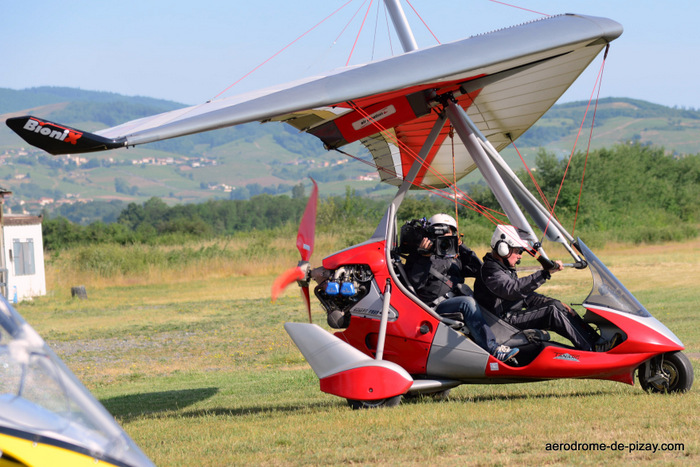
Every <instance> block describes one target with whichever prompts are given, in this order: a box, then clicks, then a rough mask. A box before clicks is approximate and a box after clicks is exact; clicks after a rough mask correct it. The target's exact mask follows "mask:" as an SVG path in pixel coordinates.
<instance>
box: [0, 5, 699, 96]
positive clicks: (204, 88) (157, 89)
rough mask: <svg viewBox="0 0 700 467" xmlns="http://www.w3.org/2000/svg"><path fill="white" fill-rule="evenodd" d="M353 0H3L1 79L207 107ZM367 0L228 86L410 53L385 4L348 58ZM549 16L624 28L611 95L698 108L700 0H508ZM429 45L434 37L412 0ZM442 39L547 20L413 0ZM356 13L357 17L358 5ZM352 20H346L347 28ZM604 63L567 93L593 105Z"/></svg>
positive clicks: (614, 51) (245, 87)
mask: <svg viewBox="0 0 700 467" xmlns="http://www.w3.org/2000/svg"><path fill="white" fill-rule="evenodd" d="M347 2H348V0H297V1H282V0H256V1H242V0H239V1H230V0H228V1H226V0H200V1H199V2H193V1H180V0H169V1H165V0H147V1H144V0H121V1H119V2H108V1H100V0H89V1H88V0H66V1H62V2H48V1H41V0H37V1H31V2H20V1H4V2H2V3H1V4H0V5H1V6H0V44H2V46H1V47H0V63H1V65H0V70H2V71H1V72H0V87H5V88H12V89H23V88H27V87H33V86H44V85H47V86H69V87H77V88H81V89H86V90H97V91H109V92H116V93H120V94H126V95H143V96H149V97H157V98H163V99H168V100H173V101H177V102H182V103H185V104H196V103H199V102H203V101H206V100H208V99H211V98H213V97H215V96H217V95H218V94H219V93H220V92H221V91H223V90H224V89H226V88H227V87H229V86H230V85H232V84H233V83H235V82H236V81H238V80H239V79H240V78H241V77H243V76H244V75H246V74H247V73H248V72H250V71H251V70H253V69H255V68H256V67H257V66H258V65H260V64H261V63H263V62H264V61H265V60H267V59H268V58H270V57H272V56H273V55H275V54H276V53H277V52H279V51H280V50H281V49H283V48H284V47H285V46H287V45H289V44H290V43H292V42H293V41H295V40H296V39H297V38H299V37H300V36H302V35H303V34H304V33H305V32H307V31H308V30H309V29H311V28H312V27H314V25H316V24H317V23H319V22H320V21H322V20H323V19H324V18H326V17H327V16H329V15H331V13H333V12H334V11H335V10H337V9H338V8H340V7H342V6H343V5H345V4H346V3H347ZM369 2H370V0H364V3H363V0H352V1H351V3H350V4H348V5H347V6H345V7H344V8H343V9H342V10H340V11H339V12H337V13H336V14H334V15H333V16H331V17H330V18H329V19H327V20H326V21H324V22H323V23H322V24H320V25H319V26H318V27H316V28H315V29H314V30H312V31H311V32H309V33H308V34H306V35H304V36H303V37H301V38H299V39H298V40H297V41H296V42H294V43H293V44H291V45H289V47H288V48H287V49H285V50H284V51H282V52H280V54H279V55H277V56H275V57H274V58H272V59H271V60H270V61H269V62H267V63H266V64H265V65H263V66H262V67H260V68H259V69H258V70H257V71H255V72H254V73H253V74H251V75H250V76H248V77H247V78H245V79H243V80H242V81H240V82H239V83H237V84H236V85H235V86H233V87H232V88H231V89H230V90H229V91H227V93H226V95H232V94H238V93H242V92H246V91H250V90H253V89H257V88H261V87H265V86H269V85H273V84H279V83H284V82H287V81H292V80H294V79H298V78H302V77H304V76H308V75H311V74H314V73H319V72H322V71H324V70H328V69H333V68H337V67H341V66H344V65H345V63H346V62H347V61H348V59H350V64H358V63H364V62H367V61H370V60H373V59H375V60H376V59H379V58H384V57H386V56H389V55H391V54H392V53H393V54H397V53H399V52H400V45H399V42H398V40H397V39H396V37H395V36H394V35H392V36H391V42H389V39H388V37H389V35H388V33H387V24H386V21H387V20H386V19H385V16H384V12H383V9H382V10H379V11H378V10H377V8H376V5H377V0H374V4H373V5H372V8H371V10H370V13H369V14H368V15H367V20H366V23H365V27H364V29H363V32H362V34H361V36H360V38H359V40H358V42H357V46H356V47H355V51H354V52H353V54H352V56H350V53H351V50H352V47H353V43H354V42H355V38H356V36H357V32H358V30H359V28H360V22H361V21H362V18H363V16H364V12H365V10H366V9H367V6H368V5H369ZM504 2H505V3H511V4H515V5H518V6H520V7H522V8H527V9H529V10H534V11H536V12H540V13H546V14H559V13H567V12H572V13H582V14H588V15H593V16H604V17H608V18H611V19H614V20H616V21H618V22H619V23H621V24H622V25H623V27H624V28H625V32H624V33H623V34H622V36H621V37H620V38H619V39H617V40H616V41H614V42H613V44H612V47H611V50H610V55H609V57H608V60H607V62H606V65H605V74H604V77H603V83H602V89H601V97H608V96H613V97H632V98H637V99H644V100H647V101H650V102H654V103H658V104H663V105H668V106H679V107H692V108H698V109H700V92H699V91H698V90H697V87H698V85H697V82H698V74H699V73H698V67H699V66H700V27H698V25H697V18H698V13H699V12H700V3H698V2H695V1H692V0H674V1H671V2H660V1H658V0H656V1H650V0H636V1H634V2H631V1H619V0H512V1H508V0H504ZM402 4H403V7H404V10H405V11H406V16H407V17H408V19H409V22H410V23H411V25H412V28H413V30H414V33H415V35H416V40H417V42H418V45H419V46H420V47H427V46H432V45H435V44H437V42H436V41H435V39H434V38H433V36H432V35H431V33H430V32H429V31H428V30H427V29H426V27H425V26H424V25H423V23H422V22H421V21H420V20H419V19H418V18H417V16H416V15H415V13H414V12H413V10H412V9H411V7H410V6H409V5H408V4H406V3H405V2H404V1H402ZM411 5H413V7H414V8H415V9H416V10H417V11H418V13H419V14H420V15H421V17H422V19H423V20H424V21H425V23H426V24H427V25H428V26H429V27H430V29H431V30H432V32H433V33H434V34H435V36H437V39H438V40H439V41H440V42H442V43H445V42H450V41H453V40H458V39H462V38H465V37H468V36H470V35H474V34H478V33H483V32H487V31H490V30H493V29H498V28H502V27H507V26H510V25H514V24H519V23H522V22H526V21H531V20H535V19H539V18H541V17H542V15H540V14H537V13H534V12H530V11H525V10H522V9H516V8H513V7H510V6H506V5H503V4H501V3H497V2H493V1H489V0H450V1H447V0H411ZM356 12H358V13H357V15H356V16H355V18H354V20H352V22H350V21H351V18H352V16H353V15H354V14H355V13H356ZM346 25H347V27H346ZM600 63H601V58H598V59H597V60H596V61H594V62H593V64H592V65H591V67H589V71H588V72H586V73H584V75H582V76H581V78H579V80H578V81H577V83H575V84H574V86H572V88H571V90H570V91H569V92H567V93H566V94H565V95H564V97H563V98H562V99H561V101H560V102H568V101H572V100H587V99H588V98H589V97H590V95H591V92H592V91H593V89H594V84H595V79H596V75H597V72H598V69H599V67H600Z"/></svg>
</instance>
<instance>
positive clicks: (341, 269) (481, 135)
mask: <svg viewBox="0 0 700 467" xmlns="http://www.w3.org/2000/svg"><path fill="white" fill-rule="evenodd" d="M385 5H386V8H387V10H388V11H389V13H390V16H391V18H392V21H393V23H394V26H395V28H396V30H397V35H398V37H399V38H400V40H401V44H402V46H403V48H404V51H405V53H404V54H402V55H398V56H395V57H392V58H388V59H384V60H380V61H376V62H372V63H369V64H366V65H362V66H355V67H349V68H344V69H341V70H337V71H335V72H332V73H329V74H327V75H323V76H317V77H312V78H309V79H308V80H304V81H303V82H297V83H292V84H289V85H286V86H280V87H276V88H270V89H266V90H263V91H260V92H256V93H251V94H246V95H241V96H234V97H231V98H225V99H220V100H214V101H209V102H206V103H204V104H201V105H197V106H193V107H188V108H185V109H181V110H176V111H172V112H167V113H164V114H160V115H156V116H153V117H146V118H142V119H140V120H135V121H132V122H128V123H125V124H122V125H119V126H116V127H113V128H108V129H104V130H101V131H98V132H96V133H94V134H93V133H87V132H84V131H80V130H76V129H74V128H70V127H68V126H65V125H59V124H56V123H52V122H49V121H46V120H43V119H40V118H36V117H32V116H25V117H18V118H12V119H9V120H8V121H7V124H8V125H9V126H10V127H11V128H12V129H13V130H14V131H15V132H17V133H18V134H19V135H20V136H21V137H22V138H24V139H25V140H26V141H28V142H29V143H31V144H33V145H35V146H37V147H39V148H42V149H44V150H46V151H47V152H50V153H52V154H66V153H73V154H75V153H81V152H90V151H99V150H106V149H113V148H121V147H128V146H134V145H140V144H144V143H149V142H153V141H159V140H163V139H167V138H173V137H177V136H182V135H187V134H192V133H197V132H201V131H207V130H213V129H217V128H222V127H226V126H231V125H237V124H242V123H247V122H252V121H259V122H269V121H278V122H285V123H288V124H290V125H292V126H294V127H295V128H297V129H298V130H300V131H304V132H307V133H310V134H312V135H314V136H316V137H318V138H319V139H320V140H321V141H322V142H323V144H324V145H325V147H326V148H327V149H329V150H340V148H341V147H343V146H345V145H347V144H348V143H352V142H356V141H359V142H361V143H362V144H363V145H364V146H365V147H366V148H367V149H368V150H369V151H370V153H371V155H372V157H373V165H375V166H376V168H377V170H378V172H379V175H380V177H381V179H382V181H383V182H385V183H389V184H392V185H395V186H397V187H398V191H397V194H396V196H395V198H394V200H393V201H392V202H391V203H390V205H389V207H388V209H387V211H386V214H385V215H384V217H383V219H382V221H381V222H380V223H379V225H378V227H377V229H376V231H375V232H374V234H373V235H372V237H371V238H370V239H369V240H367V241H366V242H364V243H361V244H359V245H356V246H354V247H351V248H348V249H346V250H343V251H340V252H338V253H335V254H333V255H331V256H328V257H326V258H324V259H323V263H322V266H323V268H324V271H326V274H325V276H324V277H323V278H322V280H321V282H320V283H319V284H318V285H317V286H316V287H315V290H314V293H315V295H316V296H317V297H318V299H319V301H320V302H321V305H322V306H323V308H324V309H325V310H326V312H327V313H328V318H329V319H328V322H329V324H331V326H332V327H336V328H338V329H339V330H338V331H337V332H335V334H331V333H329V332H327V331H326V330H324V329H323V328H321V327H320V326H317V325H315V324H311V323H300V322H296V323H287V324H285V329H286V330H287V332H288V333H289V335H290V336H291V338H292V339H293V341H294V342H295V344H296V345H297V347H298V348H299V349H300V351H301V352H302V354H303V355H304V357H305V358H306V360H307V361H308V362H309V364H310V365H311V367H312V368H313V370H314V372H315V373H316V375H317V376H318V378H319V379H320V387H321V390H322V391H324V392H327V393H330V394H334V395H337V396H339V397H342V398H346V399H347V400H348V401H349V403H350V405H351V406H352V407H355V408H359V407H375V406H383V405H394V404H396V403H398V402H399V401H400V399H401V397H402V396H403V395H417V394H442V395H444V394H445V393H446V391H449V389H450V388H453V387H455V386H458V385H461V384H471V383H480V384H491V383H513V382H532V381H541V380H548V379H556V378H593V379H608V380H614V381H620V382H624V383H628V384H633V376H634V372H635V371H637V372H638V378H639V381H640V383H641V386H642V387H643V388H644V389H646V390H648V391H653V392H682V391H687V390H688V389H690V387H691V385H692V382H693V370H692V366H691V364H690V362H689V360H688V358H687V357H686V356H685V355H684V354H682V353H681V351H682V350H683V349H684V347H683V344H682V343H681V342H680V340H679V339H678V338H677V337H676V336H675V335H674V334H673V333H672V332H671V331H670V330H668V329H667V328H666V327H665V326H664V325H663V324H661V323H660V322H659V321H657V320H656V319H655V318H654V317H652V316H651V314H650V313H649V312H648V311H647V310H646V309H645V308H644V306H643V305H641V304H640V303H639V302H638V301H637V300H636V299H635V297H634V296H633V295H632V294H631V293H630V292H629V291H627V290H626V289H625V287H624V286H623V285H622V284H621V283H620V282H619V281H618V280H617V279H616V278H615V276H614V275H613V274H612V273H611V272H610V271H609V270H608V269H607V268H606V267H605V265H604V264H603V263H602V262H601V261H600V260H599V259H598V258H597V257H596V256H595V255H594V254H593V252H592V251H591V250H590V249H589V248H588V247H587V246H586V244H585V243H584V242H583V241H582V240H580V239H575V238H573V237H572V236H571V235H570V234H569V233H568V232H567V231H566V229H564V227H563V226H562V225H561V224H560V223H559V222H557V220H556V219H555V218H554V217H553V215H552V214H553V213H552V212H551V211H550V210H549V209H546V208H545V207H544V206H543V205H542V204H541V203H540V202H539V201H538V200H537V199H536V198H535V197H534V196H533V195H532V194H531V193H530V192H529V191H528V190H527V189H526V188H525V186H524V185H523V184H522V183H521V182H520V181H519V179H518V178H517V177H516V176H515V174H514V172H513V171H512V170H511V168H510V167H509V166H508V165H507V164H506V163H505V162H504V160H503V159H502V158H501V156H500V154H499V152H498V151H499V150H501V149H503V148H505V147H506V146H507V145H509V144H510V143H511V142H512V141H514V140H516V139H517V138H518V137H519V136H520V135H522V134H523V133H524V132H525V131H526V130H527V129H528V128H530V127H531V126H532V125H533V124H534V123H535V122H536V121H537V120H538V119H539V118H540V117H541V116H542V115H543V114H544V113H545V112H546V111H547V110H548V109H549V108H550V107H551V106H552V105H553V104H554V103H555V102H556V101H557V99H558V98H559V97H560V96H561V95H562V94H563V93H564V91H565V90H566V89H567V88H568V87H569V86H570V85H571V84H572V83H573V82H574V81H575V80H576V78H577V77H578V76H579V75H580V73H581V72H582V71H583V70H584V69H585V68H586V67H587V66H588V65H589V64H590V63H591V61H592V60H593V59H594V58H595V57H596V56H598V55H599V54H600V53H601V52H603V51H606V53H607V48H608V47H609V44H610V43H611V42H612V41H613V40H615V39H616V38H617V37H618V36H620V34H621V33H622V27H621V26H620V24H618V23H616V22H614V21H612V20H609V19H605V18H598V17H590V16H582V15H576V14H564V15H559V16H553V17H548V18H545V19H542V20H538V21H533V22H530V23H526V24H522V25H519V26H515V27H511V28H506V29H501V30H498V31H494V32H491V33H488V34H483V35H478V36H474V37H470V38H468V39H465V40H461V41H457V42H452V43H448V44H442V45H438V46H435V47H432V48H427V49H418V47H417V45H416V43H415V40H414V38H413V35H412V33H411V30H410V28H409V26H408V22H407V21H406V18H405V16H404V14H403V11H402V9H401V7H400V5H399V2H398V0H385ZM452 129H454V131H455V132H456V134H457V135H458V138H459V140H461V143H462V145H455V144H453V141H454V140H453V138H452V137H451V134H452V133H451V132H452ZM474 170H478V171H479V172H480V173H481V175H482V176H483V178H484V180H485V181H486V183H487V184H488V186H489V187H490V189H491V190H492V191H493V193H494V195H495V197H496V199H497V201H498V202H499V204H500V206H501V207H502V209H503V210H504V212H505V214H506V215H507V218H508V224H510V225H513V226H515V227H516V228H517V230H518V232H519V236H520V238H521V239H522V240H523V241H526V242H527V243H528V245H529V248H528V253H530V254H531V255H533V256H535V257H537V259H538V261H539V262H540V263H541V264H542V267H544V268H547V269H549V268H551V267H552V264H553V263H552V261H551V260H550V259H549V257H548V256H547V254H546V253H545V251H544V249H543V247H542V241H543V240H544V239H545V238H546V239H547V240H549V241H551V242H557V243H560V244H562V245H563V246H564V247H565V248H566V250H567V251H568V253H569V254H570V255H571V257H572V258H573V263H571V266H572V267H575V268H578V269H586V268H587V269H588V270H590V272H591V274H592V276H593V288H592V291H591V293H590V294H589V295H588V297H587V298H586V300H585V301H584V303H583V306H584V308H585V309H586V312H585V316H584V320H585V321H587V322H589V323H592V324H594V325H596V326H597V328H598V329H599V331H600V333H601V334H602V336H604V337H608V338H609V337H611V336H613V335H615V334H619V335H620V336H621V341H620V343H619V344H618V345H616V346H615V347H613V348H612V349H610V350H608V351H606V352H587V351H580V350H576V349H574V348H572V347H570V346H567V345H564V344H561V343H557V342H553V341H546V340H537V339H533V337H532V334H528V333H524V332H522V331H520V330H518V329H516V328H514V327H512V326H510V325H509V324H507V323H505V322H504V321H501V320H499V319H498V318H496V317H495V316H494V315H492V314H490V313H489V312H488V310H486V311H485V315H486V319H487V321H488V323H489V324H490V326H491V328H492V330H493V331H494V333H495V334H496V336H497V337H498V338H499V340H500V341H502V342H505V343H506V344H508V345H511V346H523V347H524V346H528V345H529V346H531V348H532V349H533V350H532V351H530V352H528V353H523V355H520V356H519V357H518V359H517V363H516V362H514V361H510V362H507V363H504V362H502V361H499V360H497V359H495V358H494V357H493V356H491V355H490V354H489V353H487V352H486V351H485V350H483V349H482V348H481V347H479V346H477V345H476V344H475V343H474V342H473V341H472V339H471V338H470V336H468V335H465V334H464V333H463V332H460V331H459V330H460V329H462V327H463V323H461V322H459V321H457V320H454V319H450V318H448V317H444V316H440V315H438V314H437V313H436V312H435V310H434V309H433V308H432V307H430V306H428V305H427V304H426V303H423V302H422V301H421V300H420V299H418V297H417V296H416V294H415V293H414V292H413V291H412V285H411V284H410V283H409V282H408V281H407V280H406V277H405V276H404V274H403V272H402V266H403V264H402V258H401V254H400V253H401V251H400V238H399V231H400V228H399V226H397V221H396V213H397V210H398V208H399V206H400V205H401V202H402V200H403V199H404V197H405V195H406V194H407V192H408V190H409V189H414V188H423V189H426V188H427V189H430V190H435V191H439V190H441V189H443V188H448V190H446V192H445V193H447V196H449V197H451V198H453V199H455V201H456V202H459V203H468V202H469V201H468V197H467V196H466V194H463V193H458V191H457V189H456V183H457V181H458V180H460V179H461V178H463V177H464V176H465V175H467V174H468V173H470V172H472V171H474ZM316 198H317V190H316V188H314V191H313V193H312V195H311V197H310V200H309V205H308V206H307V211H306V213H305V215H304V218H303V219H302V222H301V226H300V231H299V235H298V239H297V246H298V248H299V251H300V253H301V262H300V263H299V265H298V266H296V267H294V268H292V269H290V270H289V271H287V272H286V273H284V274H283V275H282V276H280V278H279V279H278V280H277V281H276V282H275V285H274V286H273V296H277V295H278V294H279V293H280V292H281V291H282V290H283V289H284V287H286V286H287V285H289V284H291V283H293V282H298V283H299V284H300V285H301V286H302V290H303V291H304V294H305V297H306V304H307V307H308V306H309V300H310V293H309V287H310V280H311V275H312V271H313V269H312V268H311V266H310V265H309V263H308V261H309V259H310V257H311V253H312V250H313V237H314V222H315V219H314V218H315V202H316ZM477 209H478V208H477ZM523 211H525V212H527V214H528V215H529V218H530V219H531V220H532V222H533V224H535V225H536V226H537V227H538V229H539V230H540V231H542V238H541V239H540V237H538V236H537V235H536V234H535V232H534V230H533V228H532V227H531V225H530V222H529V221H528V218H527V217H526V216H525V214H524V213H523ZM310 316H311V315H310V313H309V317H310Z"/></svg>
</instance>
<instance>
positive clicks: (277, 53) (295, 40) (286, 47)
mask: <svg viewBox="0 0 700 467" xmlns="http://www.w3.org/2000/svg"><path fill="white" fill-rule="evenodd" d="M352 1H353V0H348V1H347V2H345V3H344V4H343V5H342V6H340V7H339V8H338V9H336V10H335V11H334V12H333V13H331V14H330V15H328V16H326V17H325V18H323V19H322V20H321V21H319V22H318V23H316V24H315V25H314V26H313V27H312V28H311V29H309V30H308V31H306V32H305V33H304V34H302V35H300V36H299V37H297V38H296V39H294V40H293V41H292V42H290V43H289V44H287V45H285V46H284V47H282V48H281V49H280V50H278V51H277V52H276V53H274V54H273V55H272V56H270V57H269V58H268V59H267V60H265V61H264V62H262V63H260V64H259V65H258V66H256V67H255V68H253V69H252V70H250V71H249V72H248V73H246V74H245V75H243V76H242V77H240V78H239V79H238V80H237V81H236V82H234V83H233V84H231V85H230V86H229V87H227V88H226V89H224V90H223V91H221V92H220V93H219V94H217V95H216V96H214V97H213V98H212V99H211V100H214V99H216V98H217V97H220V96H221V95H222V94H224V93H225V92H226V91H228V90H229V89H231V88H232V87H234V86H235V85H237V84H238V83H240V82H241V81H243V80H244V79H245V78H247V77H248V76H250V75H251V74H253V73H254V72H255V71H257V70H258V69H259V68H260V67H262V66H263V65H265V64H266V63H267V62H269V61H270V60H272V59H273V58H275V57H276V56H277V55H279V54H281V53H282V52H284V51H285V50H287V49H288V48H289V47H290V46H291V45H292V44H294V43H295V42H297V41H298V40H299V39H301V38H302V37H304V36H306V35H307V34H308V33H310V32H311V31H313V30H314V29H316V28H317V27H318V26H320V25H321V24H322V23H324V22H325V21H326V20H327V19H328V18H330V17H331V16H333V15H335V14H336V13H338V12H339V11H340V10H342V9H343V8H345V7H346V6H347V5H348V4H350V3H351V2H352Z"/></svg>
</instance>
